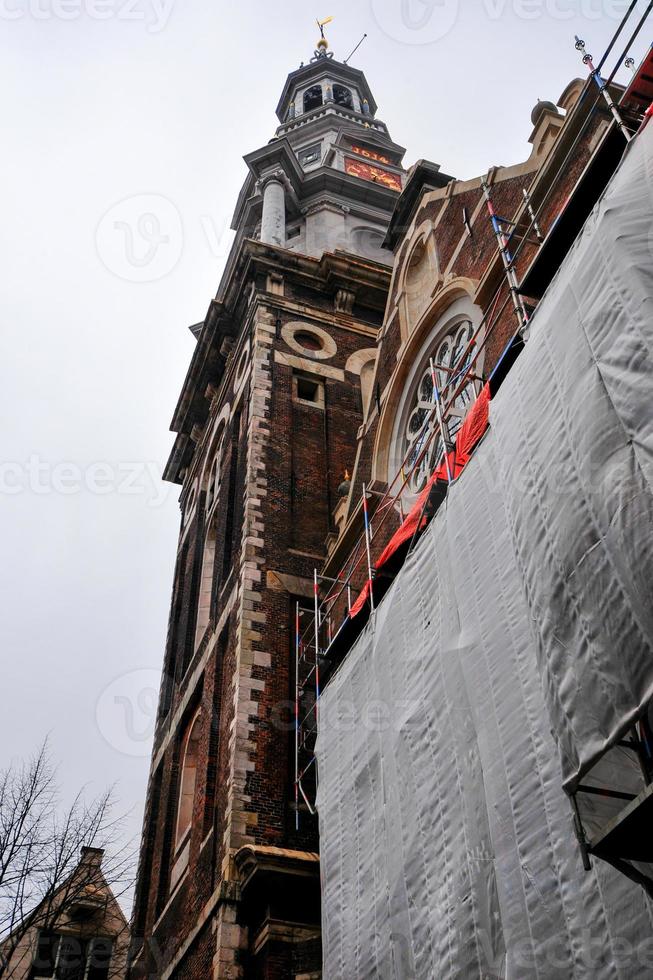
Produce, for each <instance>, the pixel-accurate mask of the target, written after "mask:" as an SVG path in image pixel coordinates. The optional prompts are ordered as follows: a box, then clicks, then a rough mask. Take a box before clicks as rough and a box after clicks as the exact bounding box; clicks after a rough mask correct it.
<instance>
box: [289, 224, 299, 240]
mask: <svg viewBox="0 0 653 980" xmlns="http://www.w3.org/2000/svg"><path fill="white" fill-rule="evenodd" d="M300 232H301V228H300V226H299V225H295V227H294V228H288V229H287V230H286V240H288V239H290V238H298V237H299V233H300Z"/></svg>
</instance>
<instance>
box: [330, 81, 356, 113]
mask: <svg viewBox="0 0 653 980" xmlns="http://www.w3.org/2000/svg"><path fill="white" fill-rule="evenodd" d="M333 101H334V102H335V103H336V105H341V106H342V107H343V109H353V108H354V101H353V99H352V97H351V92H350V91H349V89H348V88H345V86H344V85H334V86H333Z"/></svg>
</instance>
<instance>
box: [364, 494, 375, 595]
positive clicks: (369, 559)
mask: <svg viewBox="0 0 653 980" xmlns="http://www.w3.org/2000/svg"><path fill="white" fill-rule="evenodd" d="M363 520H364V522H365V551H366V553H367V583H368V586H369V590H370V610H371V611H372V612H374V590H373V588H372V551H371V549H370V517H369V514H368V512H367V487H366V486H365V484H363Z"/></svg>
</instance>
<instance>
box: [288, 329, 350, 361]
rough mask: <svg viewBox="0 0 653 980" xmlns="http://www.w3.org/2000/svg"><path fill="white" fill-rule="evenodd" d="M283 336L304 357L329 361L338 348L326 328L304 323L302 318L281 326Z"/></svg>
mask: <svg viewBox="0 0 653 980" xmlns="http://www.w3.org/2000/svg"><path fill="white" fill-rule="evenodd" d="M281 336H282V337H283V339H284V340H285V342H286V343H287V344H288V346H289V347H290V348H291V349H292V350H294V351H296V352H297V353H298V354H301V355H302V357H310V358H313V359H314V360H317V361H328V360H329V358H331V357H333V356H334V355H335V354H336V353H337V350H338V348H337V346H336V342H335V340H334V339H333V337H332V336H331V335H330V334H328V333H327V332H326V330H322V328H321V327H317V326H316V325H315V324H314V323H304V322H303V321H302V320H293V321H291V322H290V323H286V324H285V326H283V327H282V328H281Z"/></svg>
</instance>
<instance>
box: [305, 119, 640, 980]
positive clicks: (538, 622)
mask: <svg viewBox="0 0 653 980" xmlns="http://www.w3.org/2000/svg"><path fill="white" fill-rule="evenodd" d="M652 214H653V124H651V125H650V126H649V127H648V129H647V130H645V131H644V134H643V135H642V136H640V137H638V138H637V140H636V141H635V142H634V143H633V144H632V145H631V147H630V148H629V151H628V154H627V156H626V158H625V160H624V162H623V164H622V166H621V168H620V170H619V171H618V173H617V175H616V176H615V178H613V180H612V182H611V184H610V186H609V187H608V190H607V191H606V193H605V195H604V196H603V198H602V200H601V201H600V202H599V205H597V208H596V209H595V212H594V213H593V215H592V216H591V217H590V219H589V221H588V222H587V224H586V226H585V228H584V230H583V232H582V234H581V236H580V238H579V240H578V241H577V242H576V244H575V246H574V248H573V250H572V252H571V253H570V255H569V256H568V258H567V260H566V261H565V263H564V266H563V268H562V269H561V270H560V273H559V274H558V276H557V277H556V279H555V280H554V282H553V283H552V285H551V287H550V288H549V290H548V292H547V295H546V296H545V298H544V299H543V301H542V303H541V304H540V307H539V309H538V312H537V314H536V316H535V318H534V320H533V324H532V328H531V335H530V338H529V341H528V343H527V345H526V349H525V351H524V353H523V354H522V355H521V357H520V358H519V360H518V361H517V363H516V365H515V366H514V368H513V370H512V372H511V373H510V375H509V377H508V378H507V379H506V381H505V382H504V384H503V386H502V388H501V390H500V391H499V393H498V395H497V397H496V399H495V400H494V401H493V402H492V403H491V410H490V430H489V431H488V433H487V435H486V437H485V439H484V440H483V442H482V443H481V445H480V446H479V447H478V449H477V451H476V454H475V455H474V457H473V458H472V460H471V461H470V463H469V464H468V466H467V468H466V470H465V471H464V473H463V474H462V476H461V477H460V479H459V480H458V482H457V483H456V485H455V486H453V487H452V488H451V491H450V493H449V495H448V498H447V500H446V502H445V505H444V506H443V507H442V508H441V510H440V511H439V513H438V514H437V515H436V518H435V519H434V521H433V523H432V524H431V526H430V527H429V529H428V530H427V532H426V533H425V535H424V538H423V540H422V541H421V542H420V544H419V546H418V547H417V548H416V549H415V551H414V552H413V553H412V555H411V556H410V557H409V559H408V561H407V563H406V565H405V566H404V569H403V570H402V572H401V573H400V575H399V576H398V577H397V579H396V581H395V582H394V584H393V586H392V589H391V590H390V592H389V593H388V595H387V596H386V599H385V600H384V602H383V603H382V605H381V607H380V608H379V609H378V610H377V613H376V616H375V620H374V621H372V622H371V623H370V625H369V626H368V628H367V629H366V630H365V632H364V633H363V635H362V636H361V637H360V639H359V641H358V642H357V644H356V645H355V647H354V648H353V650H352V651H351V652H350V654H349V656H348V657H347V659H346V660H345V662H344V664H343V666H342V667H341V669H340V670H339V672H338V673H337V674H336V676H335V677H334V679H333V680H332V681H331V683H330V684H329V686H328V687H327V689H326V691H325V692H324V694H323V696H322V700H321V712H320V732H319V736H318V744H317V757H318V765H319V777H320V780H319V791H318V808H319V815H320V835H321V860H322V876H323V941H324V950H325V953H324V968H325V973H324V975H325V978H326V980H365V978H372V977H374V978H386V977H387V978H400V980H408V978H413V977H414V978H424V980H426V978H428V980H431V978H437V980H444V978H474V980H475V978H480V977H483V978H489V977H501V978H511V980H512V978H514V980H526V978H531V977H540V978H545V980H551V978H565V980H566V978H572V977H573V978H576V977H578V978H580V977H583V978H592V980H603V978H625V977H628V978H639V977H647V976H652V975H653V915H652V909H651V904H650V902H649V899H648V898H647V897H646V895H645V892H644V891H643V889H642V888H640V887H639V886H638V885H636V884H633V883H632V882H631V881H629V880H628V879H627V878H626V877H624V876H622V875H620V874H619V873H618V872H616V871H614V870H613V869H612V868H611V867H610V866H608V865H606V864H604V863H602V862H600V861H598V860H594V861H593V868H592V871H590V872H585V871H584V870H583V868H582V864H581V859H580V854H579V848H578V844H577V842H576V839H575V836H574V831H573V827H572V814H571V807H570V804H569V800H568V798H567V797H566V795H565V792H564V790H563V784H566V785H567V787H568V788H573V787H574V786H575V785H576V782H577V780H578V777H579V775H580V774H582V773H584V772H585V771H587V769H589V768H590V767H591V766H592V765H593V764H594V763H595V762H596V761H597V759H599V757H600V756H601V754H602V753H603V752H604V750H605V749H606V747H608V746H609V745H612V744H614V743H615V741H616V740H617V739H618V738H619V737H620V735H621V733H622V732H623V731H624V730H625V728H626V727H627V726H628V723H629V722H630V721H632V719H633V718H634V717H635V716H636V714H637V712H638V711H639V710H640V709H641V707H642V706H643V705H644V704H645V703H646V701H647V699H648V698H650V697H651V695H653V651H652V642H653V604H652V603H651V590H652V586H651V583H653V548H652V542H651V528H652V524H653V521H652V517H653V496H652V493H651V486H652V483H653V481H652V475H653V410H652V406H653V398H652V395H653V386H652V379H653V255H652V250H651V236H652V233H653V222H652ZM616 751H617V752H619V751H620V750H618V749H617V750H616ZM622 754H623V755H624V756H626V753H622ZM624 765H627V763H626V762H624Z"/></svg>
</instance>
